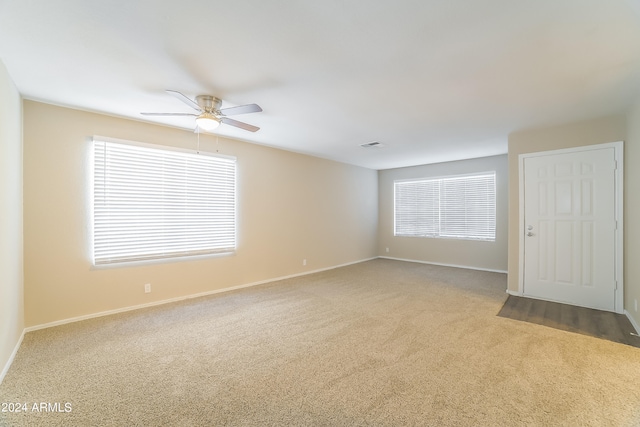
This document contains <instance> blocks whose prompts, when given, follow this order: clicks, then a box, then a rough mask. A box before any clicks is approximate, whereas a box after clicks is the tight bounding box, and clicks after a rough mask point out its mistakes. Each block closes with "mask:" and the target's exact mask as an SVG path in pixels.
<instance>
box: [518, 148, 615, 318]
mask: <svg viewBox="0 0 640 427" xmlns="http://www.w3.org/2000/svg"><path fill="white" fill-rule="evenodd" d="M605 148H613V152H614V158H615V161H616V165H617V168H616V170H615V178H614V179H615V193H616V194H615V217H616V222H617V225H618V228H617V229H616V241H615V248H614V250H615V263H616V267H615V280H616V283H617V287H616V290H615V300H614V311H615V312H616V313H619V314H622V313H624V281H623V278H624V266H623V260H624V253H623V252H624V230H623V225H624V217H623V211H624V207H623V201H624V151H623V150H624V142H623V141H616V142H606V143H603V144H594V145H585V146H581V147H573V148H563V149H559V150H549V151H538V152H534V153H524V154H520V155H518V191H519V194H518V196H519V197H518V233H519V234H518V292H519V294H520V295H525V294H524V239H523V238H522V236H524V227H525V225H524V160H525V159H526V158H531V157H541V156H549V155H556V154H567V153H576V152H584V151H592V150H601V149H605Z"/></svg>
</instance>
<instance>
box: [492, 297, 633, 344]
mask: <svg viewBox="0 0 640 427" xmlns="http://www.w3.org/2000/svg"><path fill="white" fill-rule="evenodd" d="M498 316H501V317H506V318H508V319H514V320H521V321H524V322H529V323H536V324H538V325H544V326H549V327H551V328H556V329H561V330H563V331H569V332H576V333H579V334H583V335H589V336H592V337H597V338H602V339H606V340H609V341H615V342H618V343H622V344H627V345H631V346H634V347H639V348H640V337H637V336H635V335H632V334H635V333H636V331H635V330H634V328H633V326H632V325H631V322H629V319H627V316H625V315H624V314H617V313H611V312H608V311H600V310H593V309H591V308H583V307H576V306H573V305H567V304H560V303H557V302H550V301H541V300H537V299H532V298H524V297H517V296H513V295H509V297H508V298H507V301H506V302H505V303H504V306H503V307H502V309H501V310H500V312H499V313H498Z"/></svg>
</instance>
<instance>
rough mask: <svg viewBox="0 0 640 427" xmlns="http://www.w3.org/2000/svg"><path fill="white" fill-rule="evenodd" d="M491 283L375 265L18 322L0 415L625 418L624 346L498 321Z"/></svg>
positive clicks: (493, 422)
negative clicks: (111, 311) (72, 318)
mask: <svg viewBox="0 0 640 427" xmlns="http://www.w3.org/2000/svg"><path fill="white" fill-rule="evenodd" d="M177 285H178V284H177ZM505 288H506V276H505V275H503V274H496V273H486V272H478V271H469V270H462V269H454V268H446V267H436V266H428V265H421V264H414V263H405V262H399V261H391V260H375V261H370V262H365V263H361V264H357V265H353V266H349V267H344V268H340V269H336V270H331V271H327V272H323V273H318V274H313V275H309V276H305V277H301V278H295V279H289V280H284V281H280V282H275V283H273V284H269V285H263V286H258V287H254V288H251V289H245V290H241V291H234V292H230V293H226V294H219V295H216V296H212V297H207V298H200V299H197V300H190V301H185V302H182V303H175V304H170V305H164V306H161V307H156V308H152V309H146V310H139V311H135V312H129V313H124V314H120V315H115V316H110V317H107V318H100V319H94V320H88V321H84V322H79V323H75V324H69V325H65V326H60V327H56V328H51V329H47V330H42V331H37V332H32V333H29V334H27V335H26V336H25V339H24V343H23V344H22V347H21V349H20V351H19V353H18V355H17V357H16V360H15V362H14V364H13V366H12V367H11V369H10V370H9V372H8V374H7V376H6V378H5V380H4V382H3V384H2V385H1V386H0V402H26V403H27V404H28V406H29V411H28V412H27V413H20V414H15V413H0V425H7V426H23V425H24V426H27V425H29V426H32V425H33V426H36V425H37V426H40V425H42V426H48V425H60V426H112V425H113V426H210V425H211V426H213V425H239V426H264V425H269V426H280V425H286V426H289V425H294V426H298V425H299V426H307V425H311V426H334V425H335V426H341V425H349V426H352V425H367V426H401V425H416V426H417V425H420V426H538V425H539V426H555V425H562V426H638V425H640V350H638V349H636V348H633V347H630V346H626V345H622V344H617V343H613V342H609V341H604V340H599V339H596V338H592V337H588V336H584V335H578V334H574V333H571V332H564V331H559V330H554V329H551V328H547V327H544V326H538V325H533V324H529V323H524V322H519V321H514V320H510V319H505V318H501V317H498V316H496V314H497V313H498V311H499V310H500V308H501V306H502V304H503V302H504V301H505V299H506V297H507V295H506V293H505ZM34 402H35V403H39V402H45V403H52V404H53V405H52V406H53V408H54V409H55V408H56V406H55V403H58V404H59V407H60V409H62V410H64V409H65V406H64V405H65V403H69V407H70V408H71V412H34V411H32V406H33V403H34Z"/></svg>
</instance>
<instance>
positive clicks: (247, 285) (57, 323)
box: [25, 257, 377, 332]
mask: <svg viewBox="0 0 640 427" xmlns="http://www.w3.org/2000/svg"><path fill="white" fill-rule="evenodd" d="M376 258H377V257H373V258H367V259H362V260H359V261H353V262H348V263H345V264H340V265H334V266H332V267H325V268H320V269H317V270H313V271H305V272H304V273H296V274H290V275H288V276H281V277H275V278H272V279H267V280H260V281H258V282H252V283H245V284H243V285H237V286H230V287H228V288H222V289H214V290H212V291H207V292H201V293H197V294H191V295H185V296H181V297H175V298H169V299H165V300H161V301H154V302H149V303H146V304H140V305H134V306H129V307H124V308H117V309H115V310H107V311H101V312H99V313H92V314H86V315H84V316H77V317H71V318H68V319H63V320H56V321H55V322H49V323H44V324H41V325H35V326H30V327H28V328H25V332H33V331H37V330H40V329H46V328H52V327H54V326H60V325H66V324H67V323H74V322H80V321H82V320H88V319H95V318H97V317H104V316H109V315H112V314H118V313H124V312H127V311H134V310H139V309H143V308H148V307H155V306H157V305H164V304H169V303H172V302H178V301H184V300H188V299H192V298H200V297H204V296H208V295H214V294H219V293H223V292H229V291H234V290H236V289H243V288H250V287H252V286H258V285H263V284H265V283H271V282H278V281H280V280H286V279H292V278H295V277H300V276H307V275H309V274H314V273H320V272H322V271H327V270H333V269H336V268H340V267H346V266H349V265H353V264H359V263H361V262H366V261H371V260H374V259H376Z"/></svg>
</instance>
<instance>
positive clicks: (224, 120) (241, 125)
mask: <svg viewBox="0 0 640 427" xmlns="http://www.w3.org/2000/svg"><path fill="white" fill-rule="evenodd" d="M220 121H221V122H222V123H224V124H225V125H230V126H235V127H237V128H240V129H244V130H248V131H249V132H256V131H258V130H260V128H259V127H257V126H253V125H250V124H248V123H243V122H239V121H237V120H233V119H230V118H228V117H222V118H221V119H220Z"/></svg>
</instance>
